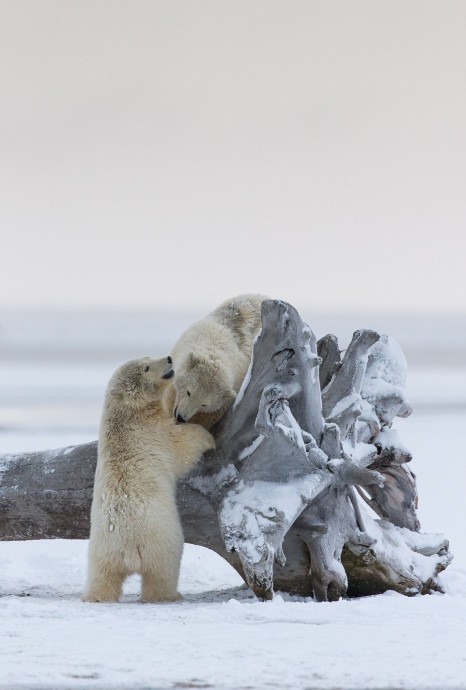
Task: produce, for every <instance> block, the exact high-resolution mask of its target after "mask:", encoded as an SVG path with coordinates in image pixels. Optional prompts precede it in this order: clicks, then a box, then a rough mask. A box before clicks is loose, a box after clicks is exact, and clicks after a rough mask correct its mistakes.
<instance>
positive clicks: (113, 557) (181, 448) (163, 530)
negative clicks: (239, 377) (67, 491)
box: [82, 357, 215, 601]
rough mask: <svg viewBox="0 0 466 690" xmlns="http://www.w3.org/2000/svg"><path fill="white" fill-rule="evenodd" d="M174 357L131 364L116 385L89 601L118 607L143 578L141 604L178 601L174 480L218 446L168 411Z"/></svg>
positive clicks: (102, 451)
mask: <svg viewBox="0 0 466 690" xmlns="http://www.w3.org/2000/svg"><path fill="white" fill-rule="evenodd" d="M172 377H173V368H172V360H171V357H164V358H163V359H157V360H154V359H149V357H144V358H143V359H137V360H132V361H130V362H127V363H126V364H123V365H122V366H121V367H120V368H119V369H117V371H116V372H115V373H114V375H113V376H112V378H111V379H110V383H109V385H108V388H107V393H106V397H105V403H104V409H103V413H102V420H101V425H100V434H99V444H98V458H97V468H96V475H95V483H94V497H93V501H92V510H91V535H90V541H89V563H88V579H87V585H86V588H85V591H84V594H83V597H82V598H83V600H84V601H118V599H119V597H120V594H121V589H122V585H123V581H124V580H125V578H126V577H127V576H128V575H131V574H132V573H140V574H141V575H142V592H141V599H142V601H174V600H176V599H179V598H180V595H179V593H178V591H177V585H178V576H179V569H180V561H181V554H182V551H183V531H182V528H181V523H180V519H179V515H178V511H177V507H176V498H175V488H176V480H177V478H178V477H180V476H182V475H183V474H185V473H186V472H188V471H189V470H190V469H191V468H192V467H194V465H195V464H196V462H197V461H198V460H199V459H200V457H201V455H202V454H203V453H204V451H206V450H208V449H210V448H214V447H215V443H214V440H213V437H212V436H211V434H210V433H209V432H208V431H206V429H203V428H202V427H201V426H199V425H195V424H186V425H184V426H181V425H177V424H175V420H174V419H173V417H172V415H167V414H166V413H165V412H164V410H163V408H162V396H163V392H164V390H165V388H166V386H167V385H169V379H170V378H172Z"/></svg>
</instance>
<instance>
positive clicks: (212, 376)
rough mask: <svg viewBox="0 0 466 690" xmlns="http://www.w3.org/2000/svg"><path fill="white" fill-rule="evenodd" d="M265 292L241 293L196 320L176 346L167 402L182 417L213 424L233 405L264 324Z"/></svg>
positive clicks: (177, 417) (174, 347)
mask: <svg viewBox="0 0 466 690" xmlns="http://www.w3.org/2000/svg"><path fill="white" fill-rule="evenodd" d="M265 299H268V298H267V297H265V296H264V295H255V294H247V295H239V296H237V297H234V298H233V299H230V300H227V301H225V302H223V303H222V304H221V305H220V306H219V307H217V308H216V309H215V310H214V311H213V312H212V313H211V314H209V315H208V316H206V317H205V318H204V319H201V320H200V321H197V322H196V323H194V324H193V325H192V326H191V327H190V328H188V330H186V331H185V332H184V333H183V334H182V335H181V336H180V338H179V339H178V340H177V342H176V343H175V345H174V346H173V348H172V351H171V356H172V357H173V366H174V368H175V378H174V379H173V383H172V385H171V386H169V387H168V388H167V395H166V398H165V403H164V404H165V407H166V410H167V412H170V411H171V412H172V414H173V415H174V417H175V419H176V421H177V422H180V423H182V422H187V421H191V422H195V423H198V424H202V426H204V427H205V428H206V429H210V428H211V427H212V426H213V424H215V422H217V421H218V420H219V419H220V418H221V417H223V415H224V414H225V413H226V411H227V410H228V408H229V407H230V406H231V405H232V404H233V402H234V400H235V398H236V395H237V393H238V390H239V388H240V386H241V383H242V382H243V379H244V376H245V374H246V372H247V370H248V366H249V362H250V359H251V354H252V348H253V345H254V340H255V338H256V336H257V334H258V333H259V331H260V328H261V305H262V302H263V301H264V300H265Z"/></svg>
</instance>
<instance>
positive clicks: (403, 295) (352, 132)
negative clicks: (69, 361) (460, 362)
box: [0, 0, 466, 314]
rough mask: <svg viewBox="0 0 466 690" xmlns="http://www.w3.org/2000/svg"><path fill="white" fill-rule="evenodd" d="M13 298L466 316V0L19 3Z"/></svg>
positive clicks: (6, 120) (13, 12) (5, 282)
mask: <svg viewBox="0 0 466 690" xmlns="http://www.w3.org/2000/svg"><path fill="white" fill-rule="evenodd" d="M0 7H1V17H0V34H1V35H0V49H1V60H0V70H1V88H0V97H1V99H2V103H1V108H0V117H1V153H0V166H1V174H2V180H1V195H2V199H1V205H0V206H1V208H0V214H1V224H2V225H1V228H2V229H1V232H2V242H1V250H0V288H1V289H0V305H1V306H16V305H18V306H19V305H72V306H78V305H79V306H106V305H109V306H128V305H134V306H155V307H159V306H192V305H202V306H204V305H205V306H206V307H213V306H215V305H216V304H217V303H218V302H219V301H221V300H223V299H224V298H226V297H229V296H231V295H234V294H236V293H240V292H247V291H253V292H264V293H266V294H269V295H271V296H272V297H281V298H284V299H287V300H288V301H290V302H292V303H293V304H295V305H296V306H297V307H298V308H300V307H308V306H310V307H312V308H315V309H319V310H327V309H328V310H347V309H358V310H361V309H374V308H377V309H380V310H407V311H410V310H422V311H429V310H433V311H459V312H462V313H463V314H464V313H466V2H465V1H464V0H458V1H455V0H437V1H435V2H432V1H430V0H419V1H413V0H398V1H397V0H389V1H385V0H361V1H359V0H322V1H316V0H302V1H300V0H280V1H276V0H263V1H262V0H163V1H162V0H12V1H10V0H0Z"/></svg>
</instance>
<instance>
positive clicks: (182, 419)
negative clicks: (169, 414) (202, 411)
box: [176, 414, 186, 424]
mask: <svg viewBox="0 0 466 690" xmlns="http://www.w3.org/2000/svg"><path fill="white" fill-rule="evenodd" d="M176 421H177V422H180V423H181V424H184V423H185V422H186V419H185V418H184V417H182V416H181V415H180V414H177V415H176Z"/></svg>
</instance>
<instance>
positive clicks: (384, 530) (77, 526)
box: [0, 300, 451, 601]
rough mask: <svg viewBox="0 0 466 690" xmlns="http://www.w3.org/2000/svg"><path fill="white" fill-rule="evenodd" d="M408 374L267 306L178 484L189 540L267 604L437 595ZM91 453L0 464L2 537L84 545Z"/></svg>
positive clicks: (396, 358) (275, 304) (363, 340)
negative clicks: (412, 449) (397, 422)
mask: <svg viewBox="0 0 466 690" xmlns="http://www.w3.org/2000/svg"><path fill="white" fill-rule="evenodd" d="M405 379H406V360H405V358H404V355H403V353H402V352H401V349H400V348H399V346H398V344H397V343H396V342H395V341H394V340H393V339H392V338H390V337H389V336H384V335H382V336H380V335H379V334H377V333H375V332H374V331H370V330H361V331H356V332H355V333H354V335H353V339H352V341H351V343H350V345H349V346H348V348H347V350H346V352H345V354H344V356H343V358H342V359H340V351H339V348H338V342H337V339H336V338H335V336H332V335H327V336H325V337H324V338H322V339H321V340H320V341H319V342H318V343H316V338H315V336H314V334H313V332H312V331H311V329H310V328H309V326H307V325H306V324H305V323H304V322H303V321H302V320H301V318H300V316H299V314H298V313H297V311H296V310H295V309H294V308H293V307H292V306H291V305H289V304H287V303H285V302H282V301H278V300H267V301H265V302H264V303H263V306H262V331H261V333H260V335H259V336H258V338H257V340H256V343H255V345H254V351H253V356H252V359H251V364H250V367H249V371H248V373H247V375H246V377H245V380H244V382H243V385H242V387H241V390H240V391H239V393H238V396H237V399H236V401H235V403H234V405H233V407H232V408H231V409H230V410H229V411H228V413H227V414H226V415H225V417H224V418H223V419H222V420H220V422H218V423H217V424H216V426H215V427H214V428H213V429H212V433H213V434H214V436H215V438H216V443H217V448H216V450H215V451H210V452H209V453H206V454H205V455H204V457H203V458H202V460H201V462H200V463H199V464H198V466H197V467H196V468H195V470H194V471H193V472H192V473H191V474H190V475H188V476H187V477H185V478H184V479H183V480H182V481H181V482H180V484H179V489H178V503H179V509H180V514H181V520H182V523H183V528H184V532H185V540H186V541H187V542H189V543H193V544H199V545H201V546H205V547H207V548H210V549H213V550H214V551H216V552H217V553H218V554H220V555H221V556H222V557H223V558H225V559H226V560H227V561H228V562H229V563H231V565H233V567H234V568H235V569H236V570H237V571H238V572H239V573H240V574H241V576H242V577H243V579H244V580H245V582H246V583H247V584H248V585H249V586H250V587H251V589H252V590H253V592H254V593H255V594H256V595H257V596H258V597H260V598H263V599H270V598H271V597H272V596H273V592H274V589H279V590H282V591H286V592H290V593H294V594H300V595H310V594H312V595H313V596H314V598H315V599H317V600H318V601H327V600H329V601H332V600H336V599H339V598H340V597H343V596H364V595H369V594H375V593H380V592H383V591H386V590H387V589H393V590H396V591H398V592H401V593H403V594H407V595H411V594H416V593H419V592H421V593H427V592H430V591H433V590H438V589H439V585H438V583H437V582H436V575H437V574H438V573H439V572H440V571H442V570H444V569H445V568H446V567H447V565H448V564H449V562H450V560H451V554H450V553H449V551H448V541H447V540H446V539H445V537H444V536H443V535H440V534H421V533H420V531H419V530H420V525H419V521H418V519H417V515H416V506H417V493H416V482H415V477H414V475H413V473H412V472H411V471H410V470H409V468H408V467H407V463H408V462H409V461H410V460H411V454H410V453H409V451H408V450H407V449H406V448H405V447H404V446H403V444H402V443H401V442H400V440H399V438H398V436H397V433H396V431H395V430H394V429H393V421H394V419H395V417H397V416H399V417H400V416H401V417H405V416H408V415H409V414H410V413H411V406H410V404H409V402H408V401H407V400H406V396H405V393H404V385H405ZM96 458H97V443H96V442H94V443H88V444H84V445H81V446H75V447H70V448H64V449H59V450H53V451H47V452H39V453H32V454H18V455H9V456H3V457H0V516H1V517H0V539H3V540H5V539H43V538H70V539H75V538H86V537H88V534H89V515H90V506H91V501H92V488H93V480H94V471H95V464H96ZM365 504H368V505H369V506H370V508H372V510H373V511H374V513H375V514H376V516H379V519H375V518H374V517H372V515H371V513H370V512H368V511H367V510H366V509H365Z"/></svg>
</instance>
